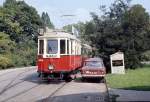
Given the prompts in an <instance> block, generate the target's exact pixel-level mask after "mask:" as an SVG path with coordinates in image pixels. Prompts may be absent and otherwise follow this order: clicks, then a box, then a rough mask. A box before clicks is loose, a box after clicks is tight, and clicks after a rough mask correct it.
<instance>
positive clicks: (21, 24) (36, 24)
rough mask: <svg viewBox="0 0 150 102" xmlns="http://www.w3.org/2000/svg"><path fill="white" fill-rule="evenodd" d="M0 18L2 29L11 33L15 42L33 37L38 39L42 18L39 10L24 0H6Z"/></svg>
mask: <svg viewBox="0 0 150 102" xmlns="http://www.w3.org/2000/svg"><path fill="white" fill-rule="evenodd" d="M0 18H1V22H2V24H1V25H0V26H1V27H0V28H1V30H0V31H2V32H5V33H7V34H9V35H10V38H11V39H12V40H15V42H17V43H19V42H24V41H27V40H32V39H33V40H35V41H37V36H38V33H37V32H38V28H40V27H41V26H42V20H41V18H40V16H39V15H38V13H37V11H36V10H35V9H34V8H33V7H31V6H29V5H27V4H26V3H25V2H24V1H16V0H6V2H5V3H4V7H3V15H2V16H1V17H0Z"/></svg>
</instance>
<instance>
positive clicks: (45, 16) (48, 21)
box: [41, 12, 54, 29]
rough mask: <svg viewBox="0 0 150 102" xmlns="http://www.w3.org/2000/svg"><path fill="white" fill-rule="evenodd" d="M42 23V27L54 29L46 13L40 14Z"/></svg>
mask: <svg viewBox="0 0 150 102" xmlns="http://www.w3.org/2000/svg"><path fill="white" fill-rule="evenodd" d="M41 19H42V21H43V23H44V27H48V28H50V29H54V25H53V24H52V22H51V20H50V17H49V15H48V13H47V12H46V13H45V12H43V13H42V17H41Z"/></svg>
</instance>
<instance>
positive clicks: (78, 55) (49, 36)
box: [37, 29, 91, 81]
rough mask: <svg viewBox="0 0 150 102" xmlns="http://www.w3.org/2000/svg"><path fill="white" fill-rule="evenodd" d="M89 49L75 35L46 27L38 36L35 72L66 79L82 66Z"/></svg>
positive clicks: (48, 76)
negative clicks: (36, 67)
mask: <svg viewBox="0 0 150 102" xmlns="http://www.w3.org/2000/svg"><path fill="white" fill-rule="evenodd" d="M90 51H91V47H90V46H89V45H87V44H82V43H81V41H80V40H79V39H78V38H77V37H76V36H75V35H73V34H71V33H67V32H65V31H60V30H49V29H47V30H46V32H43V33H42V34H41V36H39V37H38V55H37V66H38V69H37V72H38V74H39V76H41V77H42V78H48V79H54V78H58V79H64V80H66V81H68V80H70V79H71V78H70V75H71V74H72V73H74V72H75V71H76V70H78V69H79V68H81V67H82V65H83V60H85V59H86V58H88V56H86V55H87V54H88V53H89V52H90ZM86 53H87V54H86Z"/></svg>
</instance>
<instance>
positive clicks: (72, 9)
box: [0, 0, 150, 28]
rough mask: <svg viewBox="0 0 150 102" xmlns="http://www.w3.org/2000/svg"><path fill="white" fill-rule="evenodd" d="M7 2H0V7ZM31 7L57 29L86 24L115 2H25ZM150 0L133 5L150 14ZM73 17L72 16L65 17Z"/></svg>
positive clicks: (48, 0) (29, 0) (41, 0)
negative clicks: (48, 18)
mask: <svg viewBox="0 0 150 102" xmlns="http://www.w3.org/2000/svg"><path fill="white" fill-rule="evenodd" d="M4 1H5V0H0V5H2V4H3V2H4ZM24 1H25V2H26V3H27V4H29V5H30V6H33V7H35V8H36V10H37V11H38V13H39V14H40V15H41V14H42V12H47V13H48V14H49V16H50V19H51V21H52V23H53V24H54V25H55V27H56V28H61V27H63V26H64V25H67V24H72V23H77V22H79V21H81V22H86V21H90V20H91V19H92V18H91V16H90V12H95V13H97V14H101V12H100V10H99V6H100V5H106V6H107V7H109V6H110V5H111V4H112V3H113V2H114V0H24ZM149 2H150V1H149V0H132V2H131V4H141V5H143V7H144V8H145V9H146V11H147V12H149V13H150V5H149V4H150V3H149ZM64 15H72V16H64Z"/></svg>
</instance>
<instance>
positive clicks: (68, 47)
mask: <svg viewBox="0 0 150 102" xmlns="http://www.w3.org/2000/svg"><path fill="white" fill-rule="evenodd" d="M67 54H69V40H67Z"/></svg>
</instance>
